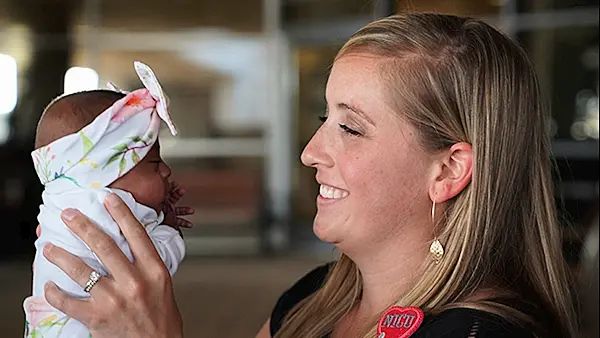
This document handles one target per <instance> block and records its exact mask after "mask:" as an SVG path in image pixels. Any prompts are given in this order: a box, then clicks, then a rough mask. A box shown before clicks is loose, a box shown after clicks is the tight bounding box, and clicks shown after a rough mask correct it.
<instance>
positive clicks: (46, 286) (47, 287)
mask: <svg viewBox="0 0 600 338" xmlns="http://www.w3.org/2000/svg"><path fill="white" fill-rule="evenodd" d="M50 289H56V284H54V283H53V282H46V284H44V291H46V292H47V291H49V290H50Z"/></svg>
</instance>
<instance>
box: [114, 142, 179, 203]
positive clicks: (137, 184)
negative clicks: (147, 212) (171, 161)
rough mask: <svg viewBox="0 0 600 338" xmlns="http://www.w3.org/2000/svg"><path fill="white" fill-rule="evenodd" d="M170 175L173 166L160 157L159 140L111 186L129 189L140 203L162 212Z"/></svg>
mask: <svg viewBox="0 0 600 338" xmlns="http://www.w3.org/2000/svg"><path fill="white" fill-rule="evenodd" d="M170 176H171V168H169V166H168V165H167V164H165V162H163V160H162V158H161V157H160V144H159V143H158V140H157V141H156V143H155V144H154V146H152V148H151V149H150V152H148V154H147V155H146V157H144V158H143V159H142V160H141V161H140V163H138V164H137V165H136V166H135V167H133V169H131V171H129V172H128V173H127V174H125V175H124V176H123V177H121V178H119V179H118V180H116V181H115V182H113V183H112V184H111V185H110V187H111V188H115V189H121V190H125V191H128V192H130V193H131V194H132V195H133V197H134V198H135V200H136V201H137V202H138V203H141V204H143V205H145V206H148V207H150V208H152V209H154V210H156V212H160V211H161V210H163V206H164V202H165V199H166V197H167V193H168V192H169V186H170V185H169V177H170Z"/></svg>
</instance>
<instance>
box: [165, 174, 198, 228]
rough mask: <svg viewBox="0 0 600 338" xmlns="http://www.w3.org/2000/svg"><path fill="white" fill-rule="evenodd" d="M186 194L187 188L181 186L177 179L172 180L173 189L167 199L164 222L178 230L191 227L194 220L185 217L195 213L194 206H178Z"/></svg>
mask: <svg viewBox="0 0 600 338" xmlns="http://www.w3.org/2000/svg"><path fill="white" fill-rule="evenodd" d="M184 195H185V189H183V188H182V187H180V186H179V183H177V182H176V181H173V182H171V189H170V190H169V193H168V195H167V198H166V199H165V205H164V208H163V212H164V213H165V220H164V223H165V224H166V225H169V226H171V227H173V228H175V229H177V230H179V228H191V227H192V226H193V224H192V222H190V221H188V220H186V219H185V218H183V216H188V215H192V214H194V208H191V207H187V206H182V207H178V206H177V203H178V202H179V200H180V199H181V198H182V197H183V196H184Z"/></svg>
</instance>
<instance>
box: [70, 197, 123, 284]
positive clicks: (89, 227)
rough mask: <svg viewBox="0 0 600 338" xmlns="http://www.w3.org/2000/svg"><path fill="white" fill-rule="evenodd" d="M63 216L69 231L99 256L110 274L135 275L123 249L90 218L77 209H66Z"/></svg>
mask: <svg viewBox="0 0 600 338" xmlns="http://www.w3.org/2000/svg"><path fill="white" fill-rule="evenodd" d="M126 208H127V207H126ZM128 210H129V209H128ZM61 216H62V219H63V222H65V224H66V225H67V226H68V227H69V229H71V230H72V231H73V232H74V233H75V234H76V235H77V236H78V237H79V238H81V240H82V241H84V242H85V243H86V244H87V245H88V246H89V247H90V249H92V251H93V252H94V253H95V254H96V256H98V258H99V259H100V261H101V262H102V264H104V266H105V267H106V269H107V270H108V272H109V274H111V275H112V276H114V277H115V278H118V277H121V276H130V275H131V274H132V273H133V271H132V270H133V269H132V267H133V266H132V264H131V263H130V262H129V260H128V259H127V257H125V255H124V254H123V252H122V251H121V249H120V248H119V247H118V246H117V245H116V244H115V242H114V241H113V239H112V238H110V236H108V235H107V234H106V233H105V232H104V231H102V230H100V228H98V226H97V225H96V224H94V223H93V222H92V221H91V220H90V219H89V218H87V217H86V216H85V215H83V214H82V213H80V212H79V211H77V210H75V209H65V210H64V211H63V212H62V215H61ZM86 277H89V276H86Z"/></svg>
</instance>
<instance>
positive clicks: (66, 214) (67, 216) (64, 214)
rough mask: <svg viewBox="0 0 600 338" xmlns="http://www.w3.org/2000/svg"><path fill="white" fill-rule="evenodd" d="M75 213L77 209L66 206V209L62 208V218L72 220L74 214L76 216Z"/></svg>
mask: <svg viewBox="0 0 600 338" xmlns="http://www.w3.org/2000/svg"><path fill="white" fill-rule="evenodd" d="M77 213H78V211H77V210H75V209H71V208H68V209H65V210H63V212H62V217H63V218H64V219H66V220H67V221H71V220H73V218H75V216H77Z"/></svg>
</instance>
